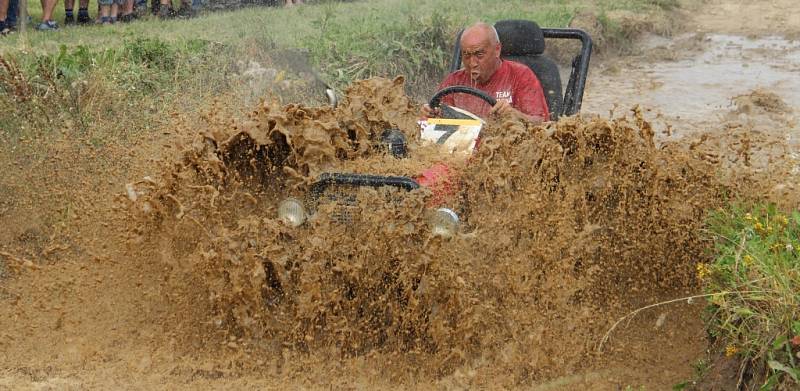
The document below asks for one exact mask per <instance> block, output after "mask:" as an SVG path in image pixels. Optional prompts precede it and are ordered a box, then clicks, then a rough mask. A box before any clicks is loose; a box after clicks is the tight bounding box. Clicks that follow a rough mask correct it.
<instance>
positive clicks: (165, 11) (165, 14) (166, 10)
mask: <svg viewBox="0 0 800 391" xmlns="http://www.w3.org/2000/svg"><path fill="white" fill-rule="evenodd" d="M174 15H175V13H174V12H173V11H172V8H171V7H169V6H166V7H159V8H158V17H159V18H161V19H168V18H171V17H173V16H174Z"/></svg>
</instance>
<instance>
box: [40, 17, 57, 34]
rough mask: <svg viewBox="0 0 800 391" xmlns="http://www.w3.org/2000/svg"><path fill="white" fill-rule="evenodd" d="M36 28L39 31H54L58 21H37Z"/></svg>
mask: <svg viewBox="0 0 800 391" xmlns="http://www.w3.org/2000/svg"><path fill="white" fill-rule="evenodd" d="M36 29H37V30H39V31H56V30H58V23H56V22H55V21H53V20H45V21H43V22H42V23H39V25H38V26H36Z"/></svg>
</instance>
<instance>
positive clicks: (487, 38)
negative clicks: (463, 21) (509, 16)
mask: <svg viewBox="0 0 800 391" xmlns="http://www.w3.org/2000/svg"><path fill="white" fill-rule="evenodd" d="M475 40H480V41H484V42H488V43H490V44H493V45H497V44H499V43H500V37H498V36H497V30H495V29H494V26H492V25H490V24H488V23H484V22H478V23H475V24H473V25H472V26H469V27H467V28H466V29H465V30H464V32H463V33H461V46H464V41H468V42H471V41H475Z"/></svg>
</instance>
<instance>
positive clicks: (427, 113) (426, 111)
mask: <svg viewBox="0 0 800 391" xmlns="http://www.w3.org/2000/svg"><path fill="white" fill-rule="evenodd" d="M420 114H421V115H422V117H423V118H436V117H438V116H440V115H442V110H440V109H439V108H438V107H437V108H435V109H431V106H430V105H428V104H427V103H426V104H424V105H422V110H420Z"/></svg>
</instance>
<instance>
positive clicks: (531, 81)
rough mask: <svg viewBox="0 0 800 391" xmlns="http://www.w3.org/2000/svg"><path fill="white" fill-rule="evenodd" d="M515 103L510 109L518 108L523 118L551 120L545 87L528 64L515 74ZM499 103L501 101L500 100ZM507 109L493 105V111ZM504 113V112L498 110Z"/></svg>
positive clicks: (537, 121) (533, 120) (539, 120)
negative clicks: (543, 87)
mask: <svg viewBox="0 0 800 391" xmlns="http://www.w3.org/2000/svg"><path fill="white" fill-rule="evenodd" d="M514 76H515V77H514V88H513V93H512V94H513V96H514V105H513V107H510V106H509V108H510V109H516V111H517V113H518V115H519V116H520V117H521V118H524V119H527V120H529V121H532V122H536V123H540V122H542V121H549V120H550V112H549V110H548V108H547V100H546V99H545V97H544V89H542V84H541V83H540V82H539V79H538V78H537V77H536V75H535V74H534V73H533V71H531V70H530V68H528V67H527V66H523V68H522V71H520V72H519V73H518V74H517V75H514ZM498 103H499V102H498ZM498 110H505V109H503V108H502V107H500V108H498V107H496V105H495V107H493V108H492V112H496V111H498ZM498 113H502V112H498Z"/></svg>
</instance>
